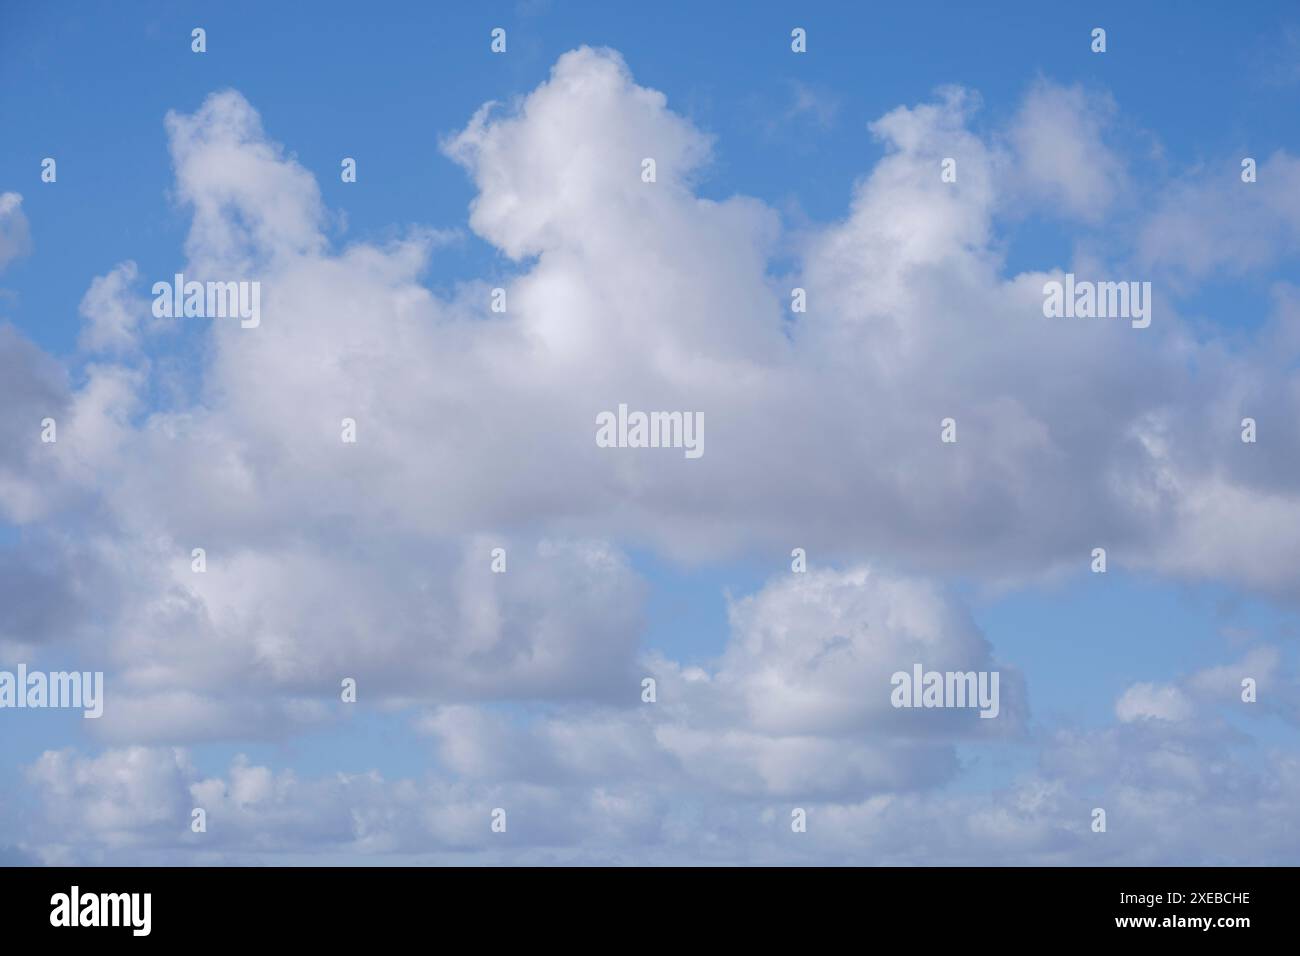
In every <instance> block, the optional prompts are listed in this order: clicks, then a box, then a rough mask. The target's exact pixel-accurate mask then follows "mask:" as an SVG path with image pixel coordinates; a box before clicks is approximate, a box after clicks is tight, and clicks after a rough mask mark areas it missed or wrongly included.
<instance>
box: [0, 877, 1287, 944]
mask: <svg viewBox="0 0 1300 956" xmlns="http://www.w3.org/2000/svg"><path fill="white" fill-rule="evenodd" d="M1296 875H1297V874H1296V869H1295V868H1214V869H1209V868H1196V867H1185V868H1166V867H1159V868H1143V869H1120V868H1076V869H1066V868H1033V869H1022V868H991V869H972V868H960V869H958V868H925V869H866V868H860V869H858V868H855V869H847V868H836V869H763V868H751V869H584V868H570V869H531V868H496V869H469V868H438V869H415V868H391V869H388V868H379V869H376V868H265V869H244V868H230V869H197V868H196V869H159V868H99V869H96V868H81V869H64V868H51V869H0V926H3V928H4V929H3V932H4V936H5V939H6V941H7V942H14V941H17V940H20V939H39V940H40V941H42V942H44V941H50V942H57V941H58V938H59V937H65V940H64V941H65V942H66V941H67V937H69V935H70V934H74V933H75V934H76V935H77V942H78V943H85V942H92V941H96V940H102V941H105V942H107V941H108V940H109V938H110V937H112V938H114V939H116V940H119V941H121V942H125V943H127V944H128V945H131V944H134V943H136V942H140V943H145V944H146V945H148V944H147V943H146V941H148V940H153V941H158V942H161V943H164V944H170V943H178V942H182V941H184V942H187V943H190V942H204V943H209V942H210V943H218V944H219V943H223V942H245V941H255V942H267V941H270V942H274V941H279V940H284V941H286V942H292V943H294V944H295V945H296V946H297V945H304V944H311V943H317V942H319V943H324V944H329V945H331V946H337V945H339V944H341V943H347V942H350V941H355V942H358V943H372V944H373V943H374V942H376V941H377V940H384V939H388V938H393V939H399V938H402V937H407V936H409V935H410V934H414V933H419V932H421V931H425V932H430V931H432V932H433V933H434V934H435V935H433V936H432V937H417V938H425V939H427V940H428V941H429V942H431V943H433V944H435V945H440V946H455V947H457V948H461V947H464V946H465V945H467V944H469V945H474V944H476V943H477V944H488V945H491V944H497V943H500V942H502V941H504V940H509V939H514V938H519V939H521V940H526V941H529V942H532V943H534V944H550V943H555V942H557V941H558V942H572V941H577V940H584V939H590V940H591V941H593V942H595V943H596V944H597V945H602V948H604V946H606V945H607V946H609V947H612V948H620V947H622V946H624V945H633V946H635V945H638V940H640V941H641V942H643V943H646V944H650V945H660V946H672V947H674V948H675V947H677V946H687V945H689V944H691V943H692V942H693V941H695V942H698V941H700V940H701V939H704V938H713V939H721V940H727V941H729V943H730V945H729V947H728V948H731V947H732V946H734V945H736V944H738V943H740V942H741V941H745V940H756V941H759V942H760V943H762V944H765V948H766V946H767V945H775V944H777V943H784V942H790V943H802V944H803V945H804V946H807V945H808V944H810V943H813V942H818V943H825V944H826V945H828V946H829V945H830V944H831V943H832V941H833V940H835V939H836V938H839V939H841V942H849V943H850V944H851V945H862V944H867V945H870V946H873V947H874V946H875V945H888V944H887V943H886V940H888V939H889V938H890V935H891V934H892V933H895V932H903V933H904V934H905V935H906V936H907V937H908V938H910V939H911V941H912V942H913V943H915V944H917V946H918V947H928V944H932V943H936V942H945V941H948V940H952V941H961V942H965V943H969V944H976V943H980V944H989V943H994V942H996V941H999V940H1006V941H1025V942H1045V941H1056V940H1060V941H1067V942H1068V941H1074V940H1078V939H1097V938H1102V937H1104V938H1107V939H1110V940H1116V941H1118V940H1121V939H1123V938H1124V937H1130V938H1131V939H1132V940H1133V941H1134V942H1136V943H1138V944H1152V943H1155V944H1159V943H1160V942H1162V941H1172V942H1173V943H1175V944H1176V945H1177V946H1180V947H1181V946H1184V945H1186V944H1187V943H1189V942H1194V943H1202V942H1203V943H1206V944H1213V945H1215V946H1225V945H1226V946H1233V945H1240V944H1241V943H1258V942H1260V941H1261V940H1263V939H1272V938H1291V937H1292V934H1293V933H1294V923H1293V922H1292V919H1291V911H1292V910H1293V907H1292V905H1291V897H1292V895H1293V893H1294V892H1295V890H1294V887H1295V885H1296V879H1295V878H1296ZM74 888H75V889H74ZM145 894H148V896H147V898H146V896H145ZM146 904H147V906H146ZM74 924H75V925H74ZM86 924H93V925H86ZM104 924H108V925H104ZM1288 924H1291V925H1288ZM146 930H147V933H146V932H145V931H146ZM464 934H468V937H467V936H466V935H464ZM845 934H847V940H845V939H844V937H845ZM457 940H459V942H457ZM690 948H694V946H691V947H690Z"/></svg>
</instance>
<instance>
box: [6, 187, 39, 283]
mask: <svg viewBox="0 0 1300 956" xmlns="http://www.w3.org/2000/svg"><path fill="white" fill-rule="evenodd" d="M31 248H32V240H31V228H30V227H29V226H28V224H27V217H26V216H25V215H23V197H22V196H21V195H19V194H18V193H12V192H8V193H0V269H3V268H4V267H5V266H7V265H8V264H9V263H10V262H12V261H13V260H14V259H17V258H18V257H19V256H25V255H27V253H29V252H30V251H31Z"/></svg>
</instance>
